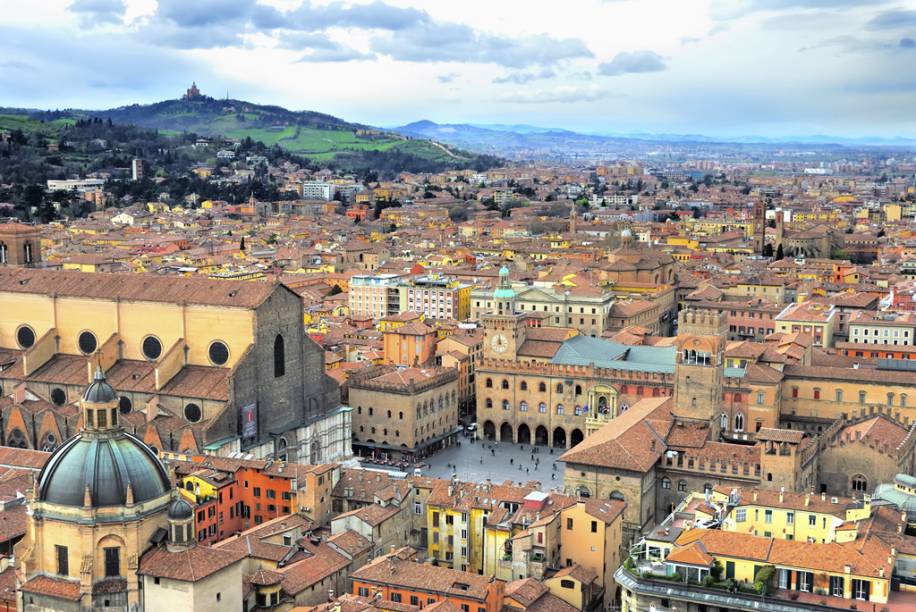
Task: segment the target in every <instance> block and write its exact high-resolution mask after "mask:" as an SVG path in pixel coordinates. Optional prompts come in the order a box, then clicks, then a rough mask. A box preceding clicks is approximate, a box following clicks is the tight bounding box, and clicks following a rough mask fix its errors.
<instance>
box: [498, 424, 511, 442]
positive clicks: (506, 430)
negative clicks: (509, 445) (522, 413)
mask: <svg viewBox="0 0 916 612" xmlns="http://www.w3.org/2000/svg"><path fill="white" fill-rule="evenodd" d="M512 440H513V438H512V426H511V425H509V424H508V423H503V424H502V425H500V426H499V441H500V442H512Z"/></svg>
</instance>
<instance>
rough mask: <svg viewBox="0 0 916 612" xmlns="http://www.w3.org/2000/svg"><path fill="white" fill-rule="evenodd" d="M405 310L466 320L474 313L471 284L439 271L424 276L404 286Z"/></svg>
mask: <svg viewBox="0 0 916 612" xmlns="http://www.w3.org/2000/svg"><path fill="white" fill-rule="evenodd" d="M400 296H401V311H402V312H403V311H410V312H421V313H423V314H425V315H426V316H427V317H430V318H435V319H455V320H457V321H463V320H464V319H467V318H468V316H470V313H471V308H470V307H471V286H470V285H468V284H464V283H461V282H459V281H457V280H455V279H454V278H448V277H444V276H439V275H429V276H420V277H417V278H414V279H412V280H411V281H410V282H408V283H405V284H404V285H402V286H401V293H400Z"/></svg>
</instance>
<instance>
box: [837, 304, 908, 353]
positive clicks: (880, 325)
mask: <svg viewBox="0 0 916 612" xmlns="http://www.w3.org/2000/svg"><path fill="white" fill-rule="evenodd" d="M914 336H916V314H914V313H895V312H879V313H877V314H871V313H868V312H856V313H855V314H853V316H852V317H850V319H849V341H850V342H857V343H860V344H890V345H897V346H913V345H914V344H916V342H914Z"/></svg>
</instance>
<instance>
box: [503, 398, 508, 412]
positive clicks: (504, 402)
mask: <svg viewBox="0 0 916 612" xmlns="http://www.w3.org/2000/svg"><path fill="white" fill-rule="evenodd" d="M508 409H509V400H503V410H508Z"/></svg>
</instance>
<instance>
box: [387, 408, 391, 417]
mask: <svg viewBox="0 0 916 612" xmlns="http://www.w3.org/2000/svg"><path fill="white" fill-rule="evenodd" d="M388 418H389V419H390V418H391V411H390V410H389V411H388Z"/></svg>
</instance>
